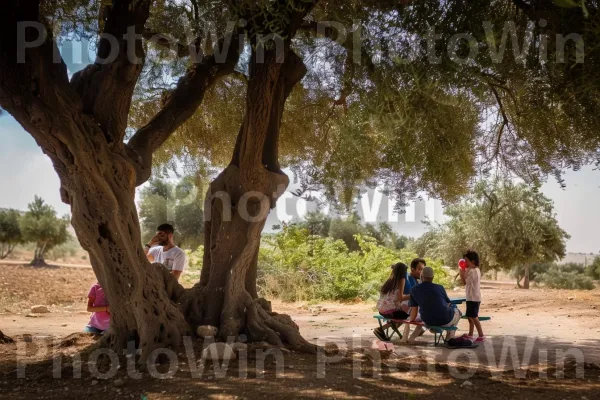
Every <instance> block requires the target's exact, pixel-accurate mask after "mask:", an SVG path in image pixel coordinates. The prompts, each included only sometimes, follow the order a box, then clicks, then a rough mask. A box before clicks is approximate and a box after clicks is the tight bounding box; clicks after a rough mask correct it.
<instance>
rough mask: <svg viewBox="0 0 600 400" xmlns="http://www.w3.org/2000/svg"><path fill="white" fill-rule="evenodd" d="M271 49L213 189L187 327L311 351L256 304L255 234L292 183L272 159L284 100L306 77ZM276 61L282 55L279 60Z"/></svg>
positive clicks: (255, 65)
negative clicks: (229, 156) (214, 329)
mask: <svg viewBox="0 0 600 400" xmlns="http://www.w3.org/2000/svg"><path fill="white" fill-rule="evenodd" d="M277 56H278V55H277V54H276V52H275V50H271V51H268V50H267V51H266V54H265V59H264V62H259V61H258V60H257V54H256V51H254V52H253V54H252V59H251V72H250V78H249V83H248V95H247V102H246V103H247V107H246V114H245V116H244V120H243V123H242V126H241V128H240V132H239V135H238V139H237V144H236V147H235V150H234V154H233V157H232V161H231V163H230V165H229V166H228V167H227V168H226V169H225V170H224V171H223V172H222V173H221V174H220V175H219V176H218V177H217V178H216V179H215V180H214V181H213V182H212V183H211V185H210V189H209V191H208V194H207V196H206V204H205V221H206V222H205V245H204V249H205V255H204V265H203V268H202V273H201V279H200V282H199V283H198V285H197V286H196V288H195V289H196V290H197V291H198V293H201V294H202V295H201V297H199V298H196V299H194V300H192V302H194V301H195V302H196V305H195V306H194V307H190V308H188V320H190V321H192V322H195V323H198V324H203V325H213V326H216V327H218V328H219V336H220V337H221V338H223V339H226V338H230V337H232V338H234V339H237V338H238V337H239V335H240V334H245V335H246V336H247V338H248V339H249V340H251V341H268V342H269V343H271V344H274V345H278V346H282V345H284V344H288V345H290V346H292V347H293V348H295V349H298V350H301V351H308V352H313V351H314V350H315V347H314V346H312V345H311V344H309V343H308V342H307V341H305V340H304V339H303V338H302V336H300V334H299V332H298V329H297V326H296V325H295V324H294V323H293V321H292V320H291V318H289V317H287V316H285V315H280V314H277V313H274V312H272V310H271V309H270V306H269V303H268V302H267V301H265V300H264V299H259V298H258V295H257V290H256V268H257V258H258V250H259V245H260V235H261V232H262V230H263V228H264V225H265V222H266V218H267V215H268V212H269V210H270V209H271V208H273V207H274V206H275V203H276V202H277V199H278V198H279V196H281V194H283V192H284V191H285V189H286V188H287V186H288V184H289V179H288V177H287V176H286V175H285V174H284V173H283V172H282V171H281V169H280V167H279V161H278V157H277V142H278V137H279V129H280V125H281V119H282V115H283V109H284V106H285V102H286V99H287V98H288V96H289V94H290V92H291V90H292V88H293V87H294V85H296V84H297V83H298V82H299V81H300V80H301V79H302V77H303V76H304V74H305V73H306V67H305V66H304V64H303V63H302V60H301V59H300V58H299V57H298V56H297V55H296V54H295V53H294V52H293V51H292V50H291V49H289V48H287V49H286V50H285V54H284V60H285V61H284V62H283V63H280V62H278V60H277ZM279 56H280V57H281V54H280V55H279Z"/></svg>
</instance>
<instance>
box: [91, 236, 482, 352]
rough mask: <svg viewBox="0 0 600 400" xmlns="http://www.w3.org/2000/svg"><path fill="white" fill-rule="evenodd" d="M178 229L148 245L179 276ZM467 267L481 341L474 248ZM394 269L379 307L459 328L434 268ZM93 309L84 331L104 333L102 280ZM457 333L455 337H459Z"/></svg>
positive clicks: (464, 273)
mask: <svg viewBox="0 0 600 400" xmlns="http://www.w3.org/2000/svg"><path fill="white" fill-rule="evenodd" d="M174 233H175V230H174V228H173V226H172V225H169V224H162V225H160V226H159V227H158V228H157V229H156V235H155V236H154V237H153V238H152V240H151V241H150V242H149V243H148V244H146V245H145V248H144V253H145V254H146V257H147V258H148V261H150V262H156V263H160V264H162V265H164V266H165V267H166V268H167V269H168V270H169V271H170V272H171V274H172V275H173V276H174V277H175V278H176V279H179V277H180V276H181V273H182V272H183V270H184V269H185V267H186V265H187V259H186V255H185V252H184V251H183V250H182V249H181V248H179V247H177V246H176V245H175V243H174V240H173V235H174ZM463 258H464V260H465V261H466V268H461V269H460V272H459V273H460V278H461V281H462V282H463V284H464V285H465V286H466V302H467V310H466V315H467V318H468V320H469V333H468V334H465V335H463V336H464V337H466V338H468V339H470V340H473V339H474V338H473V334H474V330H475V328H476V329H477V333H478V337H477V338H476V339H475V342H483V341H485V336H484V334H483V330H482V329H481V323H480V322H479V305H480V303H481V291H480V287H479V286H480V280H481V271H480V270H479V255H478V254H477V253H476V252H475V251H472V250H469V251H467V252H466V253H465V254H464V256H463ZM391 268H392V273H391V274H390V277H389V278H388V279H387V281H386V282H385V283H384V284H383V286H382V287H381V291H380V296H379V301H378V302H377V310H378V311H379V313H380V314H381V315H382V316H383V317H385V318H386V319H389V320H394V321H398V320H410V321H422V322H423V323H424V324H425V325H426V326H441V327H450V326H456V325H457V324H458V322H459V321H460V318H461V317H462V313H461V311H460V310H459V309H458V308H457V307H456V306H455V305H454V304H452V302H451V301H450V298H449V297H448V294H447V293H446V290H445V289H444V287H443V286H442V285H438V284H436V283H433V279H434V275H435V274H434V270H433V268H431V267H428V266H427V262H426V261H425V260H424V259H422V258H415V259H414V260H412V261H411V263H410V270H409V267H408V266H407V265H406V264H404V263H401V262H399V263H397V264H394V265H392V267H391ZM87 311H88V312H90V313H92V314H91V317H90V321H89V323H88V324H87V326H86V327H85V328H84V332H90V333H96V334H102V333H103V332H104V331H105V330H107V329H108V327H109V325H110V305H109V303H108V300H107V298H106V296H105V294H104V290H103V289H102V287H101V286H100V284H99V283H98V282H96V283H95V284H94V285H93V286H92V287H91V288H90V291H89V293H88V305H87ZM391 324H396V325H397V326H396V327H398V326H399V324H398V323H396V322H388V323H386V324H385V325H383V326H382V327H378V328H377V329H375V330H374V331H373V333H374V334H375V336H377V338H379V339H380V340H384V341H385V340H387V337H386V335H385V332H384V330H385V329H386V328H388V327H389V326H390V325H391ZM423 332H424V329H423V328H422V327H421V326H418V327H417V328H416V329H415V330H414V331H413V333H412V335H411V337H410V339H409V340H410V341H413V340H414V339H416V337H418V336H420V335H422V334H423ZM453 333H454V332H453V331H451V332H450V335H449V338H451V337H453V336H454V335H453Z"/></svg>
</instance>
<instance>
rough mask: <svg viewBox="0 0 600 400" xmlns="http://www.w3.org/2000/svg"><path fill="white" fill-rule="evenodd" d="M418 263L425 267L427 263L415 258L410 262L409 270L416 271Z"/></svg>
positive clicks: (422, 259)
mask: <svg viewBox="0 0 600 400" xmlns="http://www.w3.org/2000/svg"><path fill="white" fill-rule="evenodd" d="M420 263H423V265H424V266H427V262H426V261H425V259H424V258H415V259H414V260H412V261H411V262H410V269H417V267H418V266H419V264H420Z"/></svg>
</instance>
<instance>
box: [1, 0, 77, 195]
mask: <svg viewBox="0 0 600 400" xmlns="http://www.w3.org/2000/svg"><path fill="white" fill-rule="evenodd" d="M39 5H40V2H39V1H32V0H30V1H19V2H13V3H12V4H11V5H10V6H8V5H7V6H6V7H5V8H4V9H3V11H2V13H0V106H1V107H2V108H4V109H5V110H6V111H8V112H9V113H10V114H11V115H12V116H13V117H14V118H15V119H16V120H17V121H18V122H19V123H20V124H21V125H22V126H23V128H24V129H25V130H26V131H27V132H29V133H30V134H31V135H32V136H33V138H34V139H35V140H36V142H37V144H38V145H40V146H41V147H42V149H43V151H44V152H45V153H46V154H47V155H48V156H49V157H50V159H51V160H52V163H53V164H54V167H55V169H56V170H57V171H66V169H67V168H68V166H67V165H65V162H69V161H72V158H73V156H72V153H71V151H70V149H69V146H68V145H67V144H71V145H73V137H71V136H70V133H69V129H68V128H67V127H68V126H69V125H73V124H74V123H75V121H74V118H67V119H65V118H61V117H60V116H62V115H64V111H63V110H69V115H70V116H76V115H77V114H78V113H79V112H80V110H81V104H80V101H79V99H78V97H77V95H76V94H75V93H74V92H73V91H72V90H71V89H70V87H69V79H68V74H67V67H66V65H65V64H64V63H63V62H62V60H60V61H59V62H54V60H55V57H56V55H57V54H59V52H58V48H57V46H56V44H55V42H54V40H53V39H52V37H50V33H51V30H49V29H45V28H43V24H42V21H41V17H40V11H39ZM21 23H27V24H31V23H38V26H37V27H32V28H28V29H26V30H25V35H24V38H23V37H21V38H20V37H19V34H18V32H19V29H22V28H21V27H20V24H21ZM23 39H24V40H25V41H27V42H29V43H33V42H35V41H37V40H38V39H39V40H41V41H42V43H41V44H39V45H38V46H33V47H29V48H27V49H24V43H23V42H19V40H21V41H22V40H23ZM61 193H62V191H61ZM63 200H66V199H65V198H64V197H63Z"/></svg>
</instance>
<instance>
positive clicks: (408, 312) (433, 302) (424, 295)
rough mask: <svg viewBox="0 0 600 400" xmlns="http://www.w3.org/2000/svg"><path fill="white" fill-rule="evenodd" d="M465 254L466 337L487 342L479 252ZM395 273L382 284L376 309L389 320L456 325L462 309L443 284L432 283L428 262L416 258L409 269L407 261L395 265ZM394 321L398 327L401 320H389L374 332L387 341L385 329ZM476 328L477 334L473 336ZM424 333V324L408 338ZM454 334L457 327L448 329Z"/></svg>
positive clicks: (432, 274) (463, 275) (447, 325)
mask: <svg viewBox="0 0 600 400" xmlns="http://www.w3.org/2000/svg"><path fill="white" fill-rule="evenodd" d="M463 258H464V260H465V262H466V267H465V268H460V271H459V274H460V278H461V281H462V283H463V284H464V285H465V287H466V290H465V291H466V303H467V310H466V316H467V318H468V320H469V333H466V334H464V335H463V337H464V338H466V339H469V340H472V341H475V342H484V341H485V335H484V334H483V330H482V328H481V323H480V322H479V306H480V304H481V290H480V281H481V271H480V269H479V255H478V254H477V252H475V251H473V250H469V251H467V252H465V254H464V255H463ZM391 268H392V273H391V274H390V277H389V278H388V280H387V281H386V282H385V283H384V284H383V286H382V287H381V291H380V295H379V301H378V302H377V310H378V311H379V313H380V314H381V315H382V316H383V317H385V318H386V319H389V320H394V321H398V320H409V321H422V322H423V323H424V324H425V325H426V326H440V327H452V326H456V325H457V324H458V322H459V321H460V319H461V317H462V313H461V311H460V310H459V309H458V307H456V305H454V304H452V302H451V301H450V298H449V297H448V294H447V293H446V289H444V287H443V286H442V285H438V284H436V283H433V279H434V275H435V274H434V270H433V268H431V267H428V266H427V262H426V261H425V260H424V259H422V258H415V259H414V260H412V261H411V263H410V271H409V270H408V266H407V265H406V264H404V263H397V264H394V265H392V267H391ZM391 324H396V328H398V327H399V326H400V325H401V323H400V324H399V323H397V322H392V321H390V322H388V323H386V324H385V325H383V326H381V327H378V328H376V329H375V330H374V331H373V333H374V334H375V336H376V337H377V338H378V339H380V340H383V341H387V340H388V339H387V337H386V334H385V329H387V328H388V327H389V326H390V325H391ZM475 328H476V329H477V334H478V337H477V338H474V337H473V334H474V330H475ZM423 333H424V329H423V327H422V326H417V328H416V329H415V330H414V331H413V333H412V334H411V336H410V338H409V341H414V340H415V339H416V338H417V337H418V336H420V335H422V334H423ZM452 337H454V331H450V332H449V336H448V339H451V338H452Z"/></svg>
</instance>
